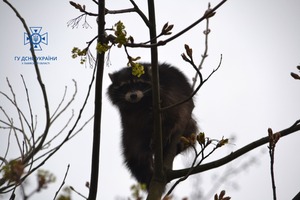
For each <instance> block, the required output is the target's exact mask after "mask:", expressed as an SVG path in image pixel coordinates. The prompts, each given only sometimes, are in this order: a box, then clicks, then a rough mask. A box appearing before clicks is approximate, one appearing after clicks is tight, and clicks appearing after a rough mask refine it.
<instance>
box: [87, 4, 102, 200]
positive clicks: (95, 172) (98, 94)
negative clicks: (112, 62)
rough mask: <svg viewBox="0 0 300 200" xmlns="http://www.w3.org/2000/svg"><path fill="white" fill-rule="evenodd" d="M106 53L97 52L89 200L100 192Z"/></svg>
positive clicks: (99, 39) (100, 9)
mask: <svg viewBox="0 0 300 200" xmlns="http://www.w3.org/2000/svg"><path fill="white" fill-rule="evenodd" d="M104 41H105V0H102V1H99V2H98V42H99V43H101V44H103V43H104ZM104 55H105V54H104V53H99V52H97V59H96V60H97V61H96V64H97V66H96V68H97V73H96V83H95V84H96V85H95V107H94V130H93V149H92V163H91V176H90V190H89V196H88V200H96V197H97V190H98V177H99V166H100V138H101V137H100V136H101V115H102V83H103V70H104V62H105V61H104V60H105V58H104Z"/></svg>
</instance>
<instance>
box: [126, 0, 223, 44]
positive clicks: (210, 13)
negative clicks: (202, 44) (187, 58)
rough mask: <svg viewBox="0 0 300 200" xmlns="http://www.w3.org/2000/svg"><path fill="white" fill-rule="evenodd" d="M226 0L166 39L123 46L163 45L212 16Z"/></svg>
mask: <svg viewBox="0 0 300 200" xmlns="http://www.w3.org/2000/svg"><path fill="white" fill-rule="evenodd" d="M226 1H227V0H223V1H221V2H220V3H219V4H217V5H216V6H215V7H213V8H212V9H210V10H209V11H207V12H205V13H204V15H203V16H202V17H201V18H200V19H198V20H197V21H195V22H194V23H192V24H191V25H189V26H188V27H186V28H185V29H183V30H182V31H180V32H179V33H177V34H175V35H174V36H172V37H170V38H168V39H166V40H162V41H158V42H157V43H151V44H144V43H127V44H125V46H128V47H132V48H135V47H143V48H151V47H153V46H164V45H166V44H167V43H168V42H171V41H173V40H175V39H176V38H178V37H179V36H181V35H183V34H184V33H186V32H187V31H189V30H190V29H192V28H193V27H194V26H196V25H198V24H199V23H200V22H202V21H203V20H205V19H207V18H209V17H211V16H213V15H214V14H215V11H216V10H217V9H218V8H219V7H221V6H222V5H223V4H224V3H225V2H226Z"/></svg>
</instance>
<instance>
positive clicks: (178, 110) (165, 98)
mask: <svg viewBox="0 0 300 200" xmlns="http://www.w3.org/2000/svg"><path fill="white" fill-rule="evenodd" d="M143 65H144V67H145V74H143V75H142V76H141V77H140V78H138V77H136V76H133V75H132V74H131V69H130V68H128V67H126V68H123V69H121V70H120V71H118V72H115V73H113V74H111V75H110V78H111V80H112V84H111V85H110V86H109V88H108V96H109V98H110V100H111V101H112V103H113V104H114V105H116V106H117V107H118V108H119V110H120V114H121V121H122V128H123V133H122V147H123V154H124V159H125V163H126V165H127V167H128V168H129V169H130V171H131V173H132V175H133V176H134V177H135V178H136V179H137V180H138V181H139V182H141V183H145V184H147V185H148V184H149V183H150V180H151V177H152V174H153V154H154V151H153V149H152V134H153V117H152V90H151V74H150V64H147V63H144V64H143ZM159 76H160V97H161V107H162V108H163V107H166V106H169V105H173V104H175V103H177V102H179V101H181V100H183V99H186V98H187V97H188V96H190V95H191V93H192V92H193V90H192V88H191V86H190V84H189V83H188V81H187V79H186V77H185V76H184V75H183V73H182V72H180V71H179V70H178V69H176V68H175V67H172V66H170V65H168V64H161V65H159ZM193 108H194V102H193V100H192V99H191V100H189V101H188V102H186V103H184V104H181V105H179V106H176V107H173V108H171V109H167V110H165V111H163V112H162V133H163V153H164V154H163V156H164V166H165V167H166V168H172V163H173V159H174V157H175V156H176V155H177V154H178V153H180V152H182V151H183V150H184V147H183V145H182V144H181V142H180V137H181V136H183V135H184V136H189V135H191V134H192V133H195V132H196V131H197V125H196V122H195V120H194V119H193V118H192V110H193Z"/></svg>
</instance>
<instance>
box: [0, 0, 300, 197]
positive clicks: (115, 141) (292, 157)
mask: <svg viewBox="0 0 300 200" xmlns="http://www.w3.org/2000/svg"><path fill="white" fill-rule="evenodd" d="M137 2H138V1H137ZM182 2H183V1H178V0H165V1H157V2H156V8H157V11H156V12H157V16H156V19H157V30H158V32H159V31H160V30H161V27H162V26H163V24H165V23H166V22H169V24H174V25H175V27H174V30H173V33H177V32H178V31H180V30H181V29H182V28H184V27H186V26H187V25H189V24H190V23H192V22H194V21H195V20H196V19H198V18H199V17H201V16H202V14H203V13H204V11H205V9H206V7H207V1H195V0H194V1H192V0H189V1H184V2H185V3H182ZM218 2H219V1H215V0H213V1H211V4H212V6H214V5H216V4H217V3H218ZM11 3H12V4H14V5H15V6H16V8H17V9H18V10H19V12H20V13H21V14H22V16H23V17H24V18H25V20H26V21H27V24H28V26H30V27H35V26H39V27H42V31H41V33H45V32H48V34H49V44H48V45H44V44H42V45H41V47H42V48H43V50H42V51H40V52H37V55H38V56H48V55H49V56H52V57H56V56H57V58H58V60H57V61H53V62H51V64H50V65H43V66H40V69H41V73H42V77H43V78H44V82H45V84H46V87H47V92H48V95H49V100H50V107H51V111H52V112H53V111H54V109H55V107H56V106H57V105H58V103H59V101H60V99H61V97H62V95H63V92H64V88H65V86H68V91H69V93H68V97H69V98H70V97H71V94H72V93H71V92H72V91H73V90H74V88H73V82H72V79H75V80H76V81H77V85H78V96H77V98H76V100H75V103H74V104H73V105H72V106H71V108H72V109H74V112H75V114H77V113H78V111H79V106H80V105H81V104H82V102H83V99H84V95H85V93H86V90H87V86H88V84H89V80H90V77H91V74H92V69H90V68H89V67H85V66H83V65H80V64H79V60H73V59H72V58H71V49H72V48H73V47H74V46H77V47H80V48H83V47H85V44H86V43H85V42H87V41H90V40H91V39H92V38H93V37H94V36H95V35H96V32H97V27H96V24H95V19H94V18H88V22H89V23H90V25H91V26H92V29H84V28H82V27H81V25H82V23H81V24H80V25H79V27H78V28H77V29H72V28H70V27H67V22H68V21H69V20H70V19H72V18H75V17H77V16H78V15H79V13H78V12H77V11H76V10H74V9H73V7H71V6H70V5H69V3H68V1H59V0H53V1H38V0H30V1H29V0H28V1H26V2H24V1H22V2H20V1H16V0H14V1H11ZM78 3H85V4H86V8H87V10H91V11H94V12H96V11H97V8H96V6H95V4H94V3H93V2H92V1H89V2H87V1H78ZM138 4H139V5H140V6H141V9H143V10H145V11H146V10H147V9H146V7H145V3H143V4H140V3H138ZM128 7H131V5H130V3H129V2H127V1H118V0H111V1H107V8H108V9H111V10H113V9H121V8H128ZM299 9H300V2H299V1H296V0H277V1H271V0H264V1H261V0H252V1H246V0H231V1H228V2H227V3H226V4H225V5H224V6H223V7H221V8H220V9H219V10H218V11H217V14H216V15H215V16H214V17H213V18H212V19H211V20H210V28H211V34H210V36H209V52H208V54H209V57H208V58H207V60H206V61H205V65H204V70H203V73H204V74H205V75H207V74H209V73H210V72H211V71H212V70H213V69H214V68H216V67H217V65H218V62H219V58H220V54H223V62H222V66H221V68H220V70H219V71H218V72H217V73H216V74H215V75H214V76H213V77H212V78H211V79H210V80H209V81H208V82H207V83H206V84H205V85H204V87H203V88H202V89H201V90H200V92H199V93H198V95H197V96H196V108H195V111H194V114H195V116H196V118H197V120H198V123H199V126H200V127H201V129H202V130H203V131H205V132H206V134H207V135H208V136H210V137H212V138H221V137H222V136H225V137H232V136H233V135H234V136H235V137H236V140H235V141H234V142H233V144H231V145H229V146H228V147H225V148H222V149H220V150H219V151H218V152H216V154H214V155H213V156H212V157H211V160H212V159H216V158H220V157H221V156H225V155H227V154H228V153H229V152H231V151H234V150H236V149H239V148H241V147H242V146H244V145H246V144H248V143H250V142H252V141H254V140H256V139H259V138H261V137H264V136H266V135H267V128H269V127H271V128H272V129H273V130H274V131H279V130H282V129H285V128H287V127H289V126H290V125H292V124H293V123H294V122H295V121H296V120H297V119H299V118H300V115H299V111H300V104H299V102H300V94H299V86H300V85H299V84H300V83H299V81H295V80H293V79H292V78H291V77H290V75H289V74H290V72H291V71H294V72H297V70H296V66H297V65H299V64H300V24H299V19H300V12H299ZM0 13H1V14H0V15H1V18H0V27H1V30H2V31H1V37H0V43H1V47H0V48H1V50H0V57H1V59H0V69H1V72H0V90H1V91H4V92H9V88H8V86H7V84H6V77H8V78H9V80H10V83H11V84H12V85H13V87H14V89H15V92H16V94H17V97H19V98H20V100H19V102H20V103H19V104H20V106H23V108H24V110H25V111H24V112H27V111H28V109H27V107H26V101H25V95H24V94H25V93H24V89H23V87H22V81H21V77H20V74H23V76H24V78H25V80H26V82H27V85H28V89H29V92H30V95H31V97H32V99H31V100H32V105H33V110H34V112H35V113H37V114H38V116H39V119H38V125H39V129H40V130H41V129H42V128H43V126H44V124H43V117H44V112H43V109H44V106H43V103H42V99H41V98H40V96H41V93H40V90H39V88H38V86H37V82H36V76H35V74H34V70H33V66H30V65H22V64H21V62H20V61H16V60H14V59H15V56H20V57H22V56H29V55H30V53H29V47H28V46H27V45H25V46H24V44H23V37H24V29H23V27H22V25H21V23H20V22H19V21H18V19H17V18H16V17H15V14H14V13H13V12H12V10H10V9H9V7H8V6H7V5H6V4H4V3H3V2H0ZM106 20H107V21H106V22H107V27H108V28H109V27H111V26H112V25H113V24H115V23H116V22H117V21H119V20H121V21H123V22H124V24H125V26H126V30H127V32H128V34H129V35H132V36H133V37H134V38H135V41H145V40H148V32H147V30H146V28H145V26H144V25H143V22H142V20H141V19H139V18H138V15H137V14H134V13H131V14H125V15H109V16H107V19H106ZM203 30H204V23H203V24H201V25H199V26H197V27H196V28H194V29H193V30H192V31H190V32H188V33H187V34H186V35H184V36H181V37H180V38H178V40H176V41H173V42H171V43H170V44H168V45H166V46H164V47H161V48H160V49H159V60H160V61H161V62H168V63H171V64H173V65H176V66H178V67H179V68H180V69H181V70H182V71H184V72H185V73H186V74H187V75H188V76H189V77H192V76H193V75H194V71H193V70H192V69H191V67H190V66H189V65H188V64H187V63H185V62H184V61H183V60H182V59H181V56H180V54H181V53H183V52H184V47H183V45H184V44H189V45H190V47H192V48H193V51H194V56H195V57H196V55H198V58H195V60H197V62H199V61H200V55H201V54H202V52H203V48H204V45H203V44H204V35H203V34H202V32H203ZM129 52H130V54H131V55H132V56H133V57H135V56H141V57H142V60H143V61H149V60H150V54H149V50H148V49H133V50H131V49H130V50H129ZM126 63H127V60H126V55H125V53H124V52H123V49H117V48H113V50H112V51H111V53H110V65H109V67H106V68H105V78H104V89H105V90H106V88H107V86H108V85H109V80H108V77H107V73H109V72H112V71H115V70H118V69H119V68H120V67H123V66H125V65H126ZM0 98H1V100H0V102H1V103H0V106H2V107H3V108H4V109H6V110H7V112H8V113H9V114H10V115H12V116H14V115H15V111H14V110H13V109H12V108H11V106H10V105H9V104H8V103H7V101H4V98H3V97H2V96H1V97H0ZM92 104H93V100H92V99H91V100H90V102H89V106H88V108H87V110H86V112H85V113H84V119H87V118H88V117H89V116H91V115H92V113H93V109H92ZM26 110H27V111H26ZM70 115H71V110H69V111H68V112H67V113H66V115H65V116H63V118H62V120H61V121H59V122H57V124H55V125H54V127H53V130H52V131H51V132H50V134H51V135H54V134H55V133H56V132H57V130H59V128H60V127H62V126H63V125H64V123H65V122H66V121H67V119H68V116H70ZM0 117H1V118H3V114H2V113H1V114H0ZM15 121H17V119H15ZM82 123H84V121H82ZM91 137H92V128H91V124H90V125H89V126H88V127H86V129H84V131H83V132H81V133H80V134H79V135H78V136H76V137H75V138H74V139H72V141H70V142H69V143H67V144H66V145H65V146H64V147H63V148H62V149H61V150H60V152H58V153H57V154H56V155H55V156H54V157H53V158H52V159H50V160H49V162H48V163H46V164H45V165H44V167H43V169H47V170H50V171H51V172H53V173H54V174H55V175H56V176H57V182H56V183H55V184H52V185H51V186H50V187H49V189H48V190H47V191H44V192H43V193H41V194H38V195H36V196H35V197H34V198H32V199H53V196H54V193H55V191H56V190H57V189H58V187H59V185H60V184H61V181H62V178H63V176H64V173H65V170H66V168H67V165H68V164H70V165H71V167H70V171H69V174H68V177H67V180H66V185H72V186H73V187H74V188H76V189H77V190H78V191H80V192H81V193H83V194H85V195H87V194H88V193H87V192H88V191H87V189H86V188H85V187H84V185H85V182H86V181H89V175H90V172H89V170H90V164H89V163H90V159H91V148H92V147H91ZM6 138H7V134H6V133H5V132H2V130H1V134H0V141H1V145H0V155H1V156H2V155H3V154H4V149H3V148H4V147H5V145H6V143H7V139H6ZM298 141H300V135H299V133H295V134H293V135H291V136H288V137H285V138H282V139H281V140H280V141H279V143H278V145H277V149H276V160H275V173H276V174H275V175H276V181H277V182H276V183H277V193H278V199H292V198H293V197H294V196H295V195H296V194H297V193H298V192H299V191H300V183H299V177H300V172H299V168H300V159H299V156H298V155H297V154H298V152H299V151H300V148H299V144H298ZM101 142H102V144H101V167H100V180H99V183H100V185H99V194H98V199H115V198H116V197H124V199H125V197H128V196H129V195H130V193H129V187H130V185H131V184H132V183H134V180H133V179H132V178H130V175H129V173H128V171H127V169H126V168H125V167H124V166H123V164H122V157H121V149H120V121H119V116H118V111H117V110H116V109H115V108H113V107H112V105H111V104H110V103H109V102H108V101H107V98H106V96H104V102H103V127H102V137H101ZM12 145H14V143H13V142H12ZM13 149H16V147H15V146H14V147H11V151H12V152H11V154H10V156H12V155H16V154H17V153H18V151H17V150H13ZM251 159H255V161H256V162H255V163H253V164H252V165H251V166H250V167H249V168H247V170H245V171H243V172H241V173H239V174H238V175H237V176H232V177H231V178H229V179H228V180H227V181H226V182H225V184H223V185H221V186H220V187H219V188H218V189H217V190H218V192H219V191H220V190H222V189H225V190H226V191H227V194H228V195H230V196H231V197H232V199H272V191H271V181H270V175H269V174H270V172H269V156H268V153H267V145H264V146H263V147H261V148H259V149H257V150H255V151H253V152H251V153H249V154H247V155H246V156H245V157H244V158H243V159H239V160H237V161H235V162H232V163H231V164H230V166H231V167H233V168H238V167H239V166H241V165H243V164H244V163H245V162H247V161H249V160H251ZM175 163H176V167H177V168H179V167H180V166H183V165H185V164H186V163H188V156H187V155H186V154H185V156H184V157H182V156H181V157H179V158H178V159H176V161H175ZM225 170H226V167H221V168H218V169H215V170H212V171H211V172H208V173H204V174H201V175H199V176H194V177H197V178H194V177H192V178H190V180H191V181H189V182H186V183H184V184H182V185H179V186H178V188H177V190H176V194H177V196H178V197H184V196H188V195H190V194H191V193H192V188H193V187H195V186H194V185H192V182H195V180H196V181H198V184H197V188H196V189H194V190H195V191H202V192H204V194H207V193H209V191H210V190H211V189H212V185H213V183H212V182H211V181H212V180H216V177H217V176H221V175H223V174H224V173H225V174H226V172H225ZM227 173H228V172H227ZM34 181H35V180H34V179H30V180H29V183H30V184H33V183H34ZM215 182H216V181H214V183H215ZM237 187H238V189H237ZM28 191H30V186H28ZM73 197H74V199H80V197H79V196H77V195H75V194H74V195H73ZM0 198H1V197H0ZM178 199H179V198H178ZM208 199H212V197H209V198H208Z"/></svg>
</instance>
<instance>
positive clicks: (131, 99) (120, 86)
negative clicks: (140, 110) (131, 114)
mask: <svg viewBox="0 0 300 200" xmlns="http://www.w3.org/2000/svg"><path fill="white" fill-rule="evenodd" d="M110 79H111V81H112V84H111V85H110V86H109V89H108V95H109V97H110V99H111V101H112V103H113V104H115V105H117V106H119V107H123V106H126V105H127V106H128V105H132V106H134V105H140V104H145V103H146V104H148V102H149V99H150V100H151V99H152V98H151V82H150V80H147V79H145V77H144V78H142V77H141V78H138V77H135V76H133V75H131V74H129V75H128V76H124V72H122V73H115V74H110Z"/></svg>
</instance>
